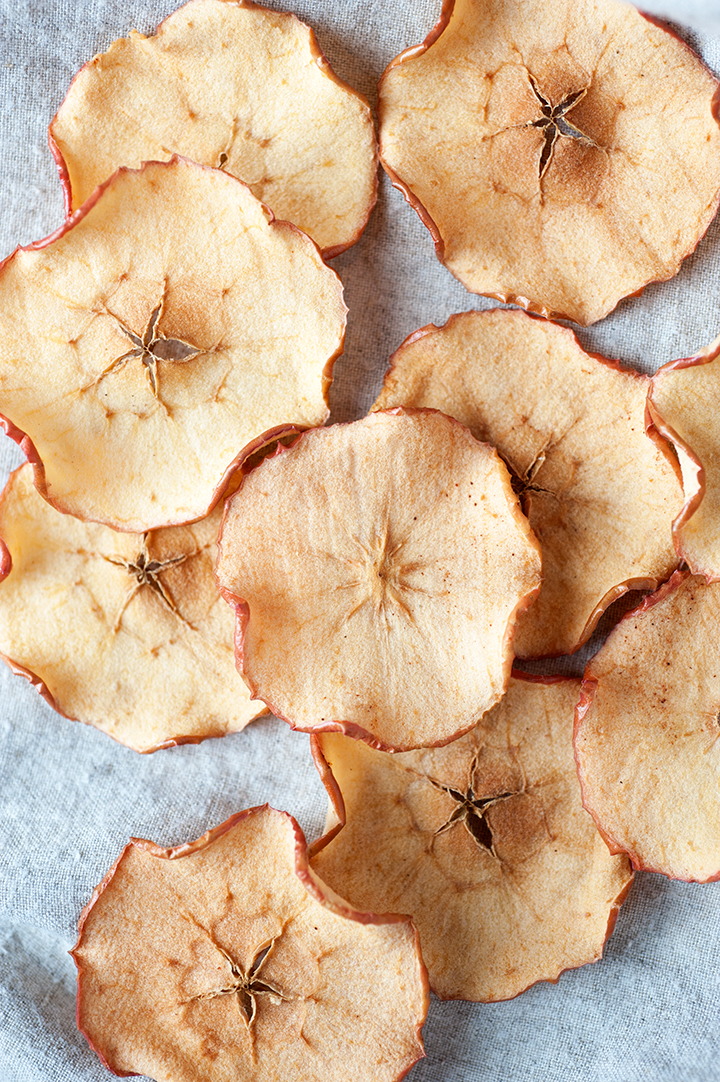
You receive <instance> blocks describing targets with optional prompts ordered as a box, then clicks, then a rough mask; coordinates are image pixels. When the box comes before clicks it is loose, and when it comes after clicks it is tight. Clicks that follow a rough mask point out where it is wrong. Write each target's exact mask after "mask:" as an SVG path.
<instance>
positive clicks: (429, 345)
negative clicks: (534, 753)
mask: <svg viewBox="0 0 720 1082" xmlns="http://www.w3.org/2000/svg"><path fill="white" fill-rule="evenodd" d="M390 363H391V367H390V371H389V372H388V374H387V376H386V379H385V385H384V387H383V389H382V391H381V393H380V396H379V398H378V400H377V402H376V403H375V406H374V407H373V408H374V409H386V408H388V407H390V406H398V405H407V406H431V407H434V408H436V409H440V410H443V412H445V413H448V414H450V415H451V416H453V417H456V418H457V419H458V420H459V421H461V422H462V423H463V424H464V425H467V427H468V428H469V429H470V431H471V432H472V433H473V435H474V436H475V437H476V438H477V439H479V440H486V441H487V442H488V443H491V444H493V445H494V446H496V447H497V449H498V452H499V454H500V455H501V457H502V458H503V459H504V461H505V462H506V463H507V465H508V466H509V468H510V470H511V472H512V474H513V475H514V478H515V485H516V488H517V489H518V490H519V491H520V493H521V496H522V503H523V510H524V511H525V514H526V515H527V516H528V518H529V520H530V525H531V526H532V528H533V530H534V531H535V534H536V535H537V538H538V540H539V541H540V544H541V547H542V553H543V585H542V589H541V591H540V596H539V598H538V600H537V601H536V602H535V604H534V605H533V606H532V607H531V608H530V609H529V610H528V611H527V612H525V613H523V614H522V615H521V616H520V619H519V623H518V631H517V636H516V638H515V652H516V654H517V655H518V656H520V657H539V656H543V655H549V654H567V653H571V652H572V651H573V650H576V649H577V648H578V647H579V646H581V645H582V643H583V642H585V641H586V640H587V639H588V637H589V636H590V634H591V632H592V630H593V628H594V627H595V625H596V624H597V621H598V620H599V618H600V616H601V615H602V613H603V612H604V610H605V609H606V608H607V607H608V605H610V604H611V602H613V601H615V600H616V598H618V597H619V596H620V595H621V594H624V593H626V592H627V591H628V590H633V589H647V588H654V587H655V586H657V584H658V582H661V581H663V580H664V579H666V578H667V577H668V576H669V575H670V574H671V572H672V571H673V569H674V568H675V567H676V566H677V556H676V554H675V552H674V549H673V544H672V536H671V522H672V518H673V515H674V514H676V513H677V510H678V508H679V507H680V505H681V503H682V494H681V489H680V483H679V481H678V479H677V477H676V476H675V472H674V469H673V466H672V465H671V463H670V461H669V454H668V448H667V447H666V446H664V445H663V443H662V441H659V440H657V439H655V440H650V439H648V438H647V436H646V435H645V423H644V414H645V398H646V393H647V389H648V386H649V380H648V378H647V377H646V376H641V375H640V374H639V373H637V372H633V371H631V370H629V369H623V368H621V367H620V366H619V365H618V364H617V363H616V362H614V361H608V360H606V359H605V358H603V357H599V356H591V355H589V354H587V353H585V352H584V350H582V349H581V347H580V345H579V343H578V341H577V339H576V338H575V335H574V334H573V333H572V331H569V330H566V329H565V328H563V327H559V326H557V325H556V324H552V323H547V322H544V321H542V320H538V319H533V318H531V317H529V316H526V315H525V314H524V313H523V312H508V311H501V310H499V309H496V310H494V311H489V312H466V313H464V314H462V315H458V316H453V317H452V318H451V319H450V320H449V321H448V322H447V323H446V324H445V326H444V327H440V328H438V327H435V326H433V325H430V326H429V327H424V328H423V329H422V330H420V331H417V332H416V333H415V334H412V335H410V337H409V338H408V339H407V340H406V341H405V342H404V343H403V345H402V346H401V347H400V349H399V350H397V352H396V353H395V354H394V355H393V357H392V359H391V362H390Z"/></svg>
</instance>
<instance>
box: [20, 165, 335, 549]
mask: <svg viewBox="0 0 720 1082" xmlns="http://www.w3.org/2000/svg"><path fill="white" fill-rule="evenodd" d="M344 327H345V306H344V304H343V301H342V287H341V285H340V282H339V280H338V278H337V276H336V275H335V274H334V273H333V272H332V271H331V270H329V269H328V268H327V267H326V266H325V265H324V264H323V262H322V260H321V259H320V256H319V254H318V251H317V248H316V247H315V245H314V244H313V243H312V241H310V240H309V239H308V238H307V237H306V236H304V234H302V233H300V232H299V231H298V230H297V229H295V228H294V227H293V226H291V225H289V224H288V223H286V222H275V221H273V220H272V216H271V215H270V214H269V212H268V211H267V208H266V207H264V206H263V205H262V204H261V203H259V202H258V201H257V200H256V199H255V197H254V196H253V195H252V193H251V192H250V191H249V189H248V188H247V187H245V185H243V184H241V183H240V182H239V181H237V180H235V178H234V177H230V176H228V175H227V174H226V173H223V172H221V171H220V170H217V169H208V168H206V167H203V166H200V165H195V164H193V163H192V162H189V161H186V160H184V159H181V158H174V159H173V160H172V161H170V162H165V163H158V162H150V163H148V164H146V165H145V166H143V167H142V169H140V170H138V171H134V170H128V169H121V170H119V172H118V173H117V174H115V175H114V176H113V177H112V178H111V179H110V180H109V181H108V182H107V183H106V184H105V185H103V186H102V187H101V188H99V189H98V190H97V191H96V192H95V194H94V195H93V196H92V197H91V198H90V199H89V200H88V202H87V203H85V204H84V205H83V207H82V208H81V209H80V210H79V211H78V212H77V213H76V214H75V215H74V216H73V217H72V218H71V219H70V220H69V221H68V222H67V224H66V225H65V226H64V227H63V228H62V229H60V230H58V231H57V233H55V234H53V235H52V236H51V237H48V238H47V239H46V240H45V241H41V242H39V243H38V244H36V245H32V246H31V247H30V248H26V249H19V250H18V251H17V252H16V253H15V254H14V255H13V256H11V257H10V259H8V260H7V261H6V263H5V264H4V266H3V267H2V270H1V271H0V414H2V415H4V417H5V418H6V427H7V429H8V431H9V432H10V434H11V435H12V436H13V437H14V438H15V439H16V440H17V441H18V442H20V443H21V444H22V446H23V448H24V450H25V451H26V453H27V455H28V457H29V458H30V460H31V461H32V462H33V464H34V466H35V473H36V477H35V483H36V485H37V486H38V488H39V490H40V491H41V492H42V493H43V495H45V496H46V498H47V499H49V500H50V502H52V503H53V504H54V505H55V506H56V507H58V508H59V509H60V510H63V511H66V512H70V513H71V514H74V515H77V516H78V517H80V518H85V519H93V520H95V521H99V522H104V523H107V524H108V525H111V526H114V527H115V528H116V529H123V530H130V531H133V532H143V531H144V530H146V529H151V528H154V527H157V526H164V525H176V524H180V523H183V522H189V521H192V520H194V519H197V518H201V517H202V516H203V515H205V514H207V512H208V510H209V509H210V508H211V507H212V506H213V504H214V502H215V501H216V500H217V499H218V497H219V495H220V493H221V492H222V489H223V486H224V484H225V482H226V480H227V477H228V475H229V473H230V472H231V471H232V470H233V469H234V468H235V465H236V463H237V461H238V460H239V459H240V458H242V456H243V454H244V453H245V452H246V451H247V449H248V447H249V445H251V444H252V441H253V440H255V439H256V438H257V437H259V436H260V434H261V433H264V432H265V431H266V430H268V429H272V428H274V427H276V426H283V425H292V424H295V425H300V426H303V427H305V426H309V425H314V424H320V423H322V422H323V421H324V420H325V418H326V416H327V404H326V400H325V393H326V390H327V385H328V383H329V376H330V372H331V369H332V364H333V361H334V359H335V357H336V356H337V355H338V353H339V352H340V351H341V349H342V341H343V334H344Z"/></svg>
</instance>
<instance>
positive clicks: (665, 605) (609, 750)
mask: <svg viewBox="0 0 720 1082" xmlns="http://www.w3.org/2000/svg"><path fill="white" fill-rule="evenodd" d="M719 622H720V584H714V585H710V586H708V585H706V584H705V583H704V582H703V580H702V579H699V578H694V577H692V576H689V575H688V573H687V572H685V573H683V572H678V573H677V574H676V575H674V576H673V578H672V579H671V580H670V582H669V583H668V584H666V585H665V586H663V587H661V588H660V590H658V592H657V593H656V594H654V595H653V596H652V597H650V598H647V599H646V601H645V602H643V604H642V605H641V606H640V607H639V608H638V609H636V610H635V611H634V612H631V613H629V614H628V615H627V616H626V617H625V618H624V619H623V620H622V622H621V623H620V624H618V626H617V627H616V628H615V630H614V631H613V632H612V634H611V635H610V637H609V639H608V640H607V642H606V643H605V645H604V646H603V647H602V649H601V650H600V651H599V653H597V654H596V655H595V657H594V658H593V659H592V661H591V662H590V663H589V665H588V667H587V669H586V671H585V678H584V681H583V696H582V699H581V701H580V704H579V706H578V711H577V722H576V733H575V755H576V758H577V763H578V769H579V772H580V783H581V785H582V791H583V803H584V805H585V807H586V808H587V809H588V811H589V812H590V813H591V815H592V816H593V818H594V819H595V821H596V823H597V824H598V827H599V828H600V830H601V831H602V833H603V835H604V836H605V838H606V840H607V842H608V845H610V846H611V848H612V849H613V850H614V851H615V852H617V851H619V850H624V851H625V852H627V853H628V854H629V856H630V859H631V860H632V862H633V864H634V865H635V867H636V868H642V869H645V870H647V871H654V872H662V873H664V874H665V875H668V876H670V877H672V878H673V879H686V880H692V881H697V882H707V881H708V880H713V879H718V878H720V739H718V738H719V737H720V725H719V724H718V717H719V711H720V648H719V647H718V624H719Z"/></svg>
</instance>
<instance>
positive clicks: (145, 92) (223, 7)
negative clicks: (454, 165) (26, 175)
mask: <svg viewBox="0 0 720 1082" xmlns="http://www.w3.org/2000/svg"><path fill="white" fill-rule="evenodd" d="M50 146H51V149H52V150H53V153H54V154H55V157H56V159H57V162H58V167H59V169H60V175H61V178H62V180H63V182H64V185H65V189H66V196H67V203H68V209H73V210H74V209H76V208H77V207H79V206H80V205H81V204H82V203H83V202H84V201H85V200H86V199H87V198H88V197H89V196H90V195H91V194H92V192H93V191H94V189H95V188H96V187H97V186H98V184H100V183H102V182H103V181H104V180H106V179H107V178H108V177H109V176H110V175H111V173H114V172H115V170H116V169H117V168H118V166H120V165H128V166H132V167H137V166H139V165H140V163H141V162H143V161H148V160H150V159H158V160H163V159H165V158H168V157H170V155H171V154H173V153H179V154H183V155H184V156H185V157H187V158H191V159H192V160H193V161H197V162H201V163H202V164H203V165H211V166H216V167H218V168H220V169H224V170H226V171H227V172H228V173H230V174H232V175H233V176H235V177H238V178H239V179H240V180H243V181H245V183H246V184H248V185H249V186H250V188H251V189H252V191H253V192H254V193H255V195H256V196H257V197H258V199H261V200H262V201H263V202H264V203H266V204H267V205H268V206H270V207H271V208H272V210H273V213H274V214H275V216H276V217H277V218H284V219H287V220H288V221H291V222H294V223H295V225H297V226H299V227H300V228H301V229H302V230H304V232H306V233H309V234H310V236H311V237H312V238H313V240H315V242H316V243H317V244H318V246H319V247H320V248H321V249H323V251H324V254H325V256H326V257H328V256H333V255H337V254H338V253H339V252H341V251H344V250H345V249H346V248H348V247H349V246H350V245H351V244H354V243H355V241H356V240H357V239H358V237H359V236H360V234H361V232H362V230H363V228H364V227H365V223H366V221H367V219H368V216H369V214H370V211H371V209H372V206H373V204H374V202H375V191H376V183H377V182H376V170H377V166H376V152H375V131H374V127H373V121H372V116H371V114H370V108H369V106H368V103H367V102H366V101H365V99H364V98H363V97H362V96H361V95H360V94H358V93H357V91H355V90H353V89H352V88H351V87H349V86H348V85H347V84H346V83H344V82H342V80H340V79H339V78H338V77H337V76H336V75H335V73H334V72H333V70H332V68H331V67H330V65H329V64H328V62H327V60H326V59H325V57H324V56H323V54H322V53H321V51H320V48H319V46H318V44H317V41H316V40H315V35H314V34H313V32H312V30H310V28H309V27H307V26H305V25H304V24H303V23H301V22H300V21H299V20H298V19H296V18H295V16H293V15H287V14H283V13H281V12H275V11H269V10H267V9H265V8H261V7H258V6H257V5H256V4H254V3H251V2H249V0H236V2H233V3H229V2H228V0H191V2H190V3H189V4H185V5H184V6H183V7H181V8H180V9H179V10H178V11H176V12H175V13H174V14H173V15H171V16H170V17H169V18H168V19H166V20H165V22H163V23H162V25H161V26H160V27H159V29H158V32H157V34H156V35H155V36H154V37H150V38H146V37H144V36H143V35H142V34H138V33H135V32H133V33H132V34H131V35H130V37H128V38H121V39H120V40H119V41H116V42H114V43H113V45H111V46H110V48H109V49H108V51H107V52H106V53H103V54H101V55H100V56H96V57H95V58H94V59H93V60H91V61H90V63H89V64H86V65H85V67H84V68H83V69H82V70H81V71H80V72H79V73H78V74H77V75H76V76H75V79H74V80H73V82H72V85H71V87H70V90H69V92H68V95H67V97H66V98H65V101H64V102H63V104H62V105H61V106H60V109H59V111H58V113H57V116H56V117H55V119H54V120H53V122H52V124H51V125H50Z"/></svg>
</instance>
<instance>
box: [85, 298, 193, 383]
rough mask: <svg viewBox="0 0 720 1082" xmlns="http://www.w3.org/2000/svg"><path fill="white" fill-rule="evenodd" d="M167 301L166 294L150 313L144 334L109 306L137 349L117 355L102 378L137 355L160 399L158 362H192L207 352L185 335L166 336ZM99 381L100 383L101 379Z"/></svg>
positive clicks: (117, 370) (111, 313)
mask: <svg viewBox="0 0 720 1082" xmlns="http://www.w3.org/2000/svg"><path fill="white" fill-rule="evenodd" d="M164 303H165V297H164V296H163V298H162V300H161V301H160V303H159V304H158V305H157V307H156V308H153V310H152V312H151V313H150V318H149V320H148V322H147V326H146V327H145V330H144V331H143V333H142V335H138V334H135V332H134V331H132V330H131V329H130V328H129V327H127V326H126V325H125V323H123V321H122V320H121V319H120V317H119V316H117V315H115V313H114V312H111V311H110V310H109V309H106V311H107V313H108V315H111V316H112V317H113V319H115V320H117V322H118V323H119V325H120V327H121V328H122V330H123V331H124V333H125V334H126V335H127V336H128V338H129V339H130V341H131V342H132V344H133V346H134V347H135V348H134V349H131V350H129V351H128V352H127V353H123V355H122V357H117V358H116V359H115V360H114V361H113V362H112V363H111V364H109V365H108V367H107V368H106V369H105V371H104V372H102V373H101V375H100V377H99V380H100V379H103V378H104V377H105V376H109V375H110V373H111V372H119V371H120V370H121V369H123V368H124V367H125V365H126V364H127V362H128V361H130V360H132V359H133V358H134V357H139V358H140V360H141V361H142V364H143V366H144V368H145V373H146V375H147V378H148V383H149V384H150V390H151V391H152V393H153V394H154V396H155V398H157V399H158V401H160V393H159V387H158V361H190V360H192V359H193V358H194V357H197V355H198V354H199V353H202V352H204V351H203V350H201V349H199V348H198V347H197V346H193V345H191V344H190V343H189V342H183V340H182V339H181V338H166V337H165V335H164V334H163V333H162V332H161V331H159V330H158V323H159V322H160V317H161V315H162V310H163V305H164ZM99 380H98V381H97V382H99Z"/></svg>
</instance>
